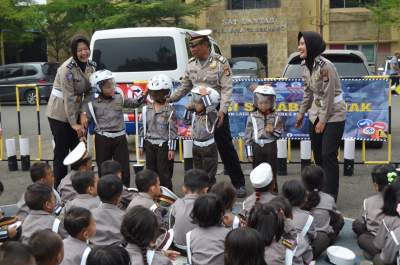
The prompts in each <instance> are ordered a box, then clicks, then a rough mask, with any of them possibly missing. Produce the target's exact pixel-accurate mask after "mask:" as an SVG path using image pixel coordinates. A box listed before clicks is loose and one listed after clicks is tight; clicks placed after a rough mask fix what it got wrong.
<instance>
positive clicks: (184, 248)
mask: <svg viewBox="0 0 400 265" xmlns="http://www.w3.org/2000/svg"><path fill="white" fill-rule="evenodd" d="M174 245H175V247H176V248H179V249H182V250H185V251H186V250H187V247H186V246H184V245H180V244H177V243H175V242H174Z"/></svg>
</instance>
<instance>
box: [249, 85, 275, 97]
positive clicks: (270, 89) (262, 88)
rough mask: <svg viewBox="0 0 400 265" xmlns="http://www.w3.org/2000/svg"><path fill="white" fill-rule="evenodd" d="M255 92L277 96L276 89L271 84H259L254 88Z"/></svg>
mask: <svg viewBox="0 0 400 265" xmlns="http://www.w3.org/2000/svg"><path fill="white" fill-rule="evenodd" d="M254 93H259V94H262V95H270V96H276V93H275V89H274V88H273V87H272V86H269V85H262V86H257V88H256V89H255V90H254Z"/></svg>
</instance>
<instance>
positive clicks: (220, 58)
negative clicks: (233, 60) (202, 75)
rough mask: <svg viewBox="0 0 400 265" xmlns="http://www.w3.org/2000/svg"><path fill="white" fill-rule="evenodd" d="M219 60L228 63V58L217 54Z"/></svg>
mask: <svg viewBox="0 0 400 265" xmlns="http://www.w3.org/2000/svg"><path fill="white" fill-rule="evenodd" d="M216 58H217V60H218V61H220V62H221V63H223V64H225V63H226V61H227V60H226V58H225V57H224V56H222V55H217V56H216Z"/></svg>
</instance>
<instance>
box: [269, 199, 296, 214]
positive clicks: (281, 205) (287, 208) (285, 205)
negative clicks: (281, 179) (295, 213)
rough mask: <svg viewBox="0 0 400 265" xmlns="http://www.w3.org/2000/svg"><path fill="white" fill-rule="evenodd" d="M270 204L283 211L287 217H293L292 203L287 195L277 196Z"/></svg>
mask: <svg viewBox="0 0 400 265" xmlns="http://www.w3.org/2000/svg"><path fill="white" fill-rule="evenodd" d="M268 204H269V205H270V206H272V207H274V208H275V209H277V210H278V211H282V212H283V214H284V215H285V217H286V218H292V205H291V204H290V202H289V201H288V199H286V198H285V197H283V196H276V197H275V198H273V199H272V200H271V201H270V202H269V203H268Z"/></svg>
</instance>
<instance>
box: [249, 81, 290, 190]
mask: <svg viewBox="0 0 400 265" xmlns="http://www.w3.org/2000/svg"><path fill="white" fill-rule="evenodd" d="M253 93H254V108H255V109H254V111H253V112H251V113H250V114H249V116H248V118H247V123H246V131H245V142H246V154H247V157H248V159H249V161H251V162H253V168H255V167H257V166H258V165H259V164H261V163H263V162H267V163H268V164H270V165H271V167H272V172H273V176H274V182H275V187H278V186H277V183H276V170H277V169H276V164H277V144H276V139H278V138H279V137H280V136H281V133H282V128H283V125H282V122H281V120H280V118H279V116H278V114H277V113H276V112H275V100H276V94H275V90H274V88H273V87H272V86H270V85H260V86H257V88H256V89H255V90H254V91H253Z"/></svg>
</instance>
